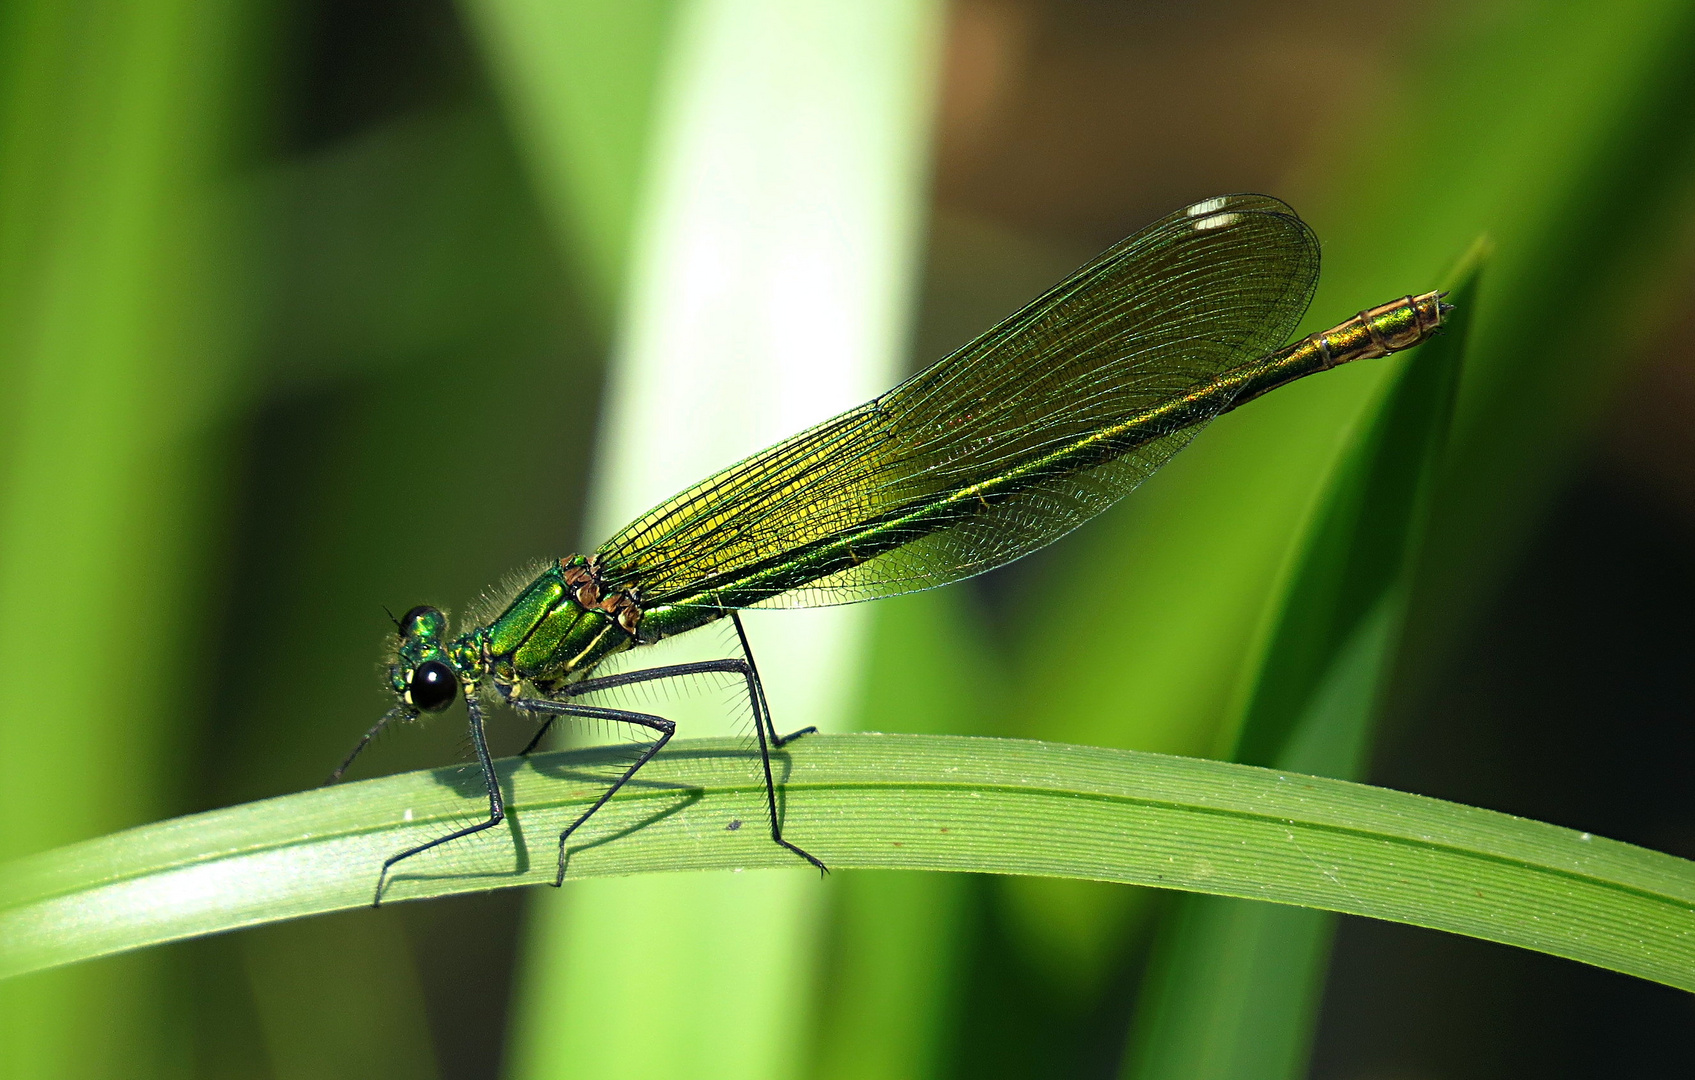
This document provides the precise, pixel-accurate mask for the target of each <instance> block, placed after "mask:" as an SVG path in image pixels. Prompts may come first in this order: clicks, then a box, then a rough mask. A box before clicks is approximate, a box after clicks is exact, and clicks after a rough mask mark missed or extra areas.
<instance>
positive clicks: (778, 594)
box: [599, 195, 1319, 607]
mask: <svg viewBox="0 0 1695 1080" xmlns="http://www.w3.org/2000/svg"><path fill="white" fill-rule="evenodd" d="M1318 262H1319V252H1318V242H1317V239H1316V238H1315V237H1314V236H1313V234H1312V231H1311V230H1310V229H1308V228H1307V226H1306V225H1305V224H1304V223H1303V222H1302V221H1301V220H1300V219H1299V218H1298V217H1296V216H1295V213H1294V211H1293V210H1291V209H1290V208H1289V207H1288V206H1286V205H1285V204H1283V203H1282V202H1280V201H1278V200H1276V199H1273V198H1271V197H1269V196H1265V195H1230V196H1222V197H1219V198H1215V199H1208V200H1206V201H1204V202H1201V203H1196V204H1195V205H1193V206H1190V207H1186V208H1185V209H1183V210H1179V211H1177V212H1176V213H1174V214H1171V215H1169V216H1168V217H1166V218H1163V219H1162V220H1160V221H1157V222H1155V223H1154V224H1152V225H1150V226H1148V227H1147V228H1145V229H1143V230H1141V231H1140V232H1138V233H1136V234H1135V235H1134V236H1131V237H1130V238H1128V239H1126V240H1124V241H1122V242H1121V243H1119V244H1117V245H1115V246H1114V247H1112V248H1111V249H1109V250H1107V251H1106V252H1104V253H1103V254H1102V255H1100V256H1099V257H1098V258H1096V259H1095V260H1094V261H1093V262H1091V263H1089V264H1088V265H1087V266H1085V267H1083V268H1082V269H1081V270H1079V271H1077V273H1075V274H1073V275H1072V276H1071V277H1070V278H1068V279H1066V280H1065V281H1063V282H1061V283H1060V284H1059V285H1057V286H1055V287H1054V288H1052V289H1050V290H1049V291H1048V292H1047V293H1045V294H1044V295H1042V296H1041V297H1039V298H1037V299H1036V300H1034V301H1033V302H1031V303H1030V304H1029V305H1027V306H1026V307H1025V308H1024V309H1023V310H1021V311H1019V312H1017V313H1016V314H1014V315H1013V316H1011V317H1010V318H1008V319H1006V320H1005V321H1004V322H1002V323H1001V324H1000V325H998V326H996V327H995V328H994V329H992V330H990V331H988V332H987V333H985V334H984V335H982V336H981V337H979V338H978V339H977V340H975V341H973V342H971V343H970V344H969V345H967V346H965V347H964V348H962V349H960V350H959V351H958V352H956V353H954V354H953V355H952V356H949V357H947V358H946V359H944V360H942V361H940V362H939V363H937V364H935V365H933V366H931V367H929V368H927V369H925V370H924V371H921V372H919V373H918V374H916V375H914V376H913V377H911V378H910V379H907V380H906V381H905V382H903V383H901V384H900V385H898V386H896V387H894V388H893V389H892V390H889V391H888V392H887V393H885V394H883V395H882V396H881V397H878V398H876V399H874V400H872V401H870V402H867V403H866V404H864V405H861V406H859V407H858V408H855V409H851V410H849V411H847V412H845V413H842V414H841V415H840V416H837V417H834V418H832V419H830V420H827V421H825V422H824V423H822V424H819V425H818V426H817V427H814V428H811V429H809V430H807V431H804V432H801V433H800V434H798V435H795V436H793V437H791V438H789V439H786V440H784V441H783V442H780V443H778V444H777V445H775V446H772V447H770V448H768V449H766V450H763V451H761V452H759V453H757V454H755V455H753V456H752V457H749V458H747V459H746V460H744V461H741V462H739V463H738V464H736V465H733V466H731V467H730V468H728V469H725V470H724V471H723V472H720V473H718V474H717V475H715V476H712V477H709V478H708V479H706V480H703V481H701V482H700V483H698V484H696V485H694V486H693V487H691V488H688V489H687V490H685V491H683V492H681V493H679V494H678V495H676V496H674V497H673V498H671V499H668V500H666V501H665V502H664V503H661V504H660V505H659V506H657V507H655V508H653V509H652V510H650V511H648V512H647V513H646V514H643V515H642V516H641V517H639V518H637V519H636V520H635V521H634V522H632V523H631V524H630V525H629V526H627V527H626V528H625V529H624V530H623V531H621V532H620V533H618V535H616V536H614V537H613V538H612V539H610V540H608V541H607V542H606V544H605V545H603V546H602V547H601V549H600V552H599V555H600V559H601V566H602V574H603V579H604V580H605V582H606V584H607V585H608V587H610V588H621V589H629V588H639V589H640V591H641V595H642V598H643V602H644V603H645V604H648V605H653V604H659V603H666V602H678V601H680V600H686V599H687V598H696V600H695V602H701V603H715V602H716V603H729V604H732V605H740V606H784V607H807V606H817V605H825V604H838V603H848V602H852V601H856V600H866V599H872V598H875V597H882V596H891V595H894V594H897V593H902V592H911V591H914V590H916V589H923V588H929V587H931V586H935V585H941V584H945V583H947V582H950V581H955V580H958V579H960V578H963V577H969V576H970V575H973V574H977V573H981V572H983V571H985V570H988V569H991V568H992V567H995V566H999V565H1001V564H1002V563H1005V562H1008V561H1010V560H1012V559H1016V558H1018V557H1019V556H1021V555H1025V554H1028V553H1029V552H1031V551H1034V550H1036V549H1037V548H1040V547H1043V546H1044V545H1046V544H1049V543H1051V542H1052V541H1054V540H1055V539H1057V538H1058V537H1060V536H1062V535H1064V534H1065V533H1067V532H1069V531H1070V530H1072V529H1074V528H1076V527H1077V526H1078V525H1080V524H1082V523H1083V522H1084V521H1086V520H1088V519H1089V518H1091V517H1093V516H1094V515H1096V514H1098V513H1100V512H1101V511H1102V510H1104V509H1106V507H1108V506H1110V505H1111V504H1112V503H1113V502H1115V501H1116V500H1118V499H1119V498H1122V497H1123V496H1124V495H1125V494H1127V493H1128V492H1130V491H1131V490H1132V489H1133V488H1135V487H1136V485H1137V484H1139V483H1141V482H1142V481H1143V480H1144V479H1146V478H1147V477H1148V476H1149V475H1151V474H1152V473H1153V472H1154V471H1155V470H1156V469H1158V468H1159V467H1160V466H1161V465H1163V464H1164V463H1165V462H1166V461H1168V460H1169V459H1170V458H1171V456H1172V455H1173V454H1175V453H1176V452H1177V451H1178V450H1180V449H1182V447H1183V446H1185V445H1187V443H1188V441H1189V440H1190V439H1191V438H1193V437H1194V435H1195V434H1196V432H1198V431H1199V429H1200V427H1201V426H1203V425H1204V424H1205V423H1206V421H1208V420H1210V419H1211V418H1212V416H1214V415H1216V414H1217V413H1218V412H1219V411H1222V409H1223V408H1224V407H1225V404H1226V403H1225V402H1222V401H1221V402H1219V403H1218V404H1217V405H1216V406H1214V407H1211V408H1210V409H1208V410H1203V411H1202V412H1201V413H1199V414H1194V415H1191V416H1190V417H1189V418H1188V421H1187V422H1186V424H1185V426H1183V427H1182V428H1180V429H1176V430H1172V431H1169V432H1163V433H1161V434H1159V436H1158V437H1156V438H1153V439H1152V440H1151V441H1145V442H1143V443H1141V444H1140V445H1137V446H1135V447H1134V448H1131V449H1129V450H1127V452H1125V453H1123V454H1122V455H1121V456H1118V457H1116V458H1113V459H1111V460H1108V461H1105V462H1104V463H1090V464H1089V465H1088V466H1087V467H1082V468H1076V469H1072V470H1065V471H1058V472H1056V471H1054V470H1046V471H1042V470H1037V471H1034V472H1031V473H1029V475H1028V476H1027V477H1025V478H1022V479H1019V480H1018V481H1017V482H1016V483H1013V484H1011V485H1010V486H1008V483H1004V482H1003V484H1002V488H1001V494H1000V496H999V497H997V498H995V499H993V500H988V499H984V500H971V499H962V498H960V497H959V493H961V492H962V491H967V490H970V489H972V488H973V487H974V485H980V484H983V483H984V482H985V481H991V480H994V479H995V478H997V477H999V478H1002V479H1003V481H1004V480H1005V478H1007V477H1017V476H1019V470H1020V467H1021V466H1028V465H1029V464H1030V463H1032V462H1037V461H1039V460H1043V459H1044V457H1045V456H1046V455H1051V454H1052V453H1053V452H1054V451H1056V450H1060V449H1062V448H1064V447H1066V446H1070V445H1074V444H1075V443H1077V442H1078V441H1079V440H1081V439H1086V438H1088V437H1089V436H1090V435H1092V434H1094V433H1097V432H1101V431H1105V430H1107V429H1110V428H1112V427H1114V426H1115V425H1117V424H1120V423H1123V422H1125V421H1126V420H1127V419H1128V418H1131V417H1136V416H1139V415H1142V414H1144V413H1146V412H1148V411H1149V410H1151V409H1154V408H1155V407H1157V406H1159V405H1161V404H1163V403H1167V402H1170V401H1173V400H1176V399H1179V398H1182V397H1184V396H1185V395H1193V394H1195V393H1197V391H1199V390H1201V389H1203V388H1205V387H1207V386H1209V385H1211V384H1213V383H1214V382H1216V380H1217V379H1218V377H1219V376H1220V375H1221V374H1222V373H1224V372H1226V371H1229V370H1231V369H1233V368H1237V367H1240V366H1241V365H1243V364H1246V363H1250V362H1252V361H1254V360H1257V359H1259V358H1260V357H1262V356H1264V355H1265V354H1267V353H1269V352H1272V351H1273V350H1275V349H1276V348H1277V347H1278V346H1280V345H1282V344H1283V343H1284V341H1285V340H1287V339H1288V337H1289V336H1290V334H1291V333H1292V332H1293V330H1294V328H1295V326H1296V324H1297V323H1299V321H1300V319H1301V317H1302V315H1304V314H1305V312H1306V308H1307V304H1308V303H1309V302H1310V301H1311V299H1312V292H1313V288H1314V286H1315V284H1316V283H1317V279H1318ZM913 508H918V509H920V510H924V509H925V508H929V509H930V510H932V511H934V512H930V513H928V514H927V515H925V516H923V524H922V525H921V526H913V527H911V528H908V529H907V530H906V531H905V532H904V533H901V534H900V535H899V536H898V537H897V539H898V543H893V546H890V544H889V543H884V544H883V545H882V546H881V547H877V546H872V547H869V548H867V549H865V550H864V551H863V552H862V553H859V554H855V555H854V556H853V557H852V558H850V559H845V560H844V559H836V560H835V561H834V562H830V561H828V560H824V561H820V560H819V559H817V558H815V557H814V558H810V559H809V558H806V557H801V556H802V555H805V554H806V553H817V552H822V551H827V550H829V549H830V548H831V545H836V546H838V547H839V546H841V545H842V544H843V543H844V540H843V538H846V537H851V536H854V535H855V534H856V533H858V532H859V531H861V530H863V529H864V528H865V526H866V524H867V523H869V522H875V521H888V520H890V519H891V518H894V517H899V516H900V515H902V514H904V513H907V511H909V510H911V509H913ZM756 579H757V581H758V582H759V583H760V585H759V587H758V588H753V587H750V586H748V582H750V581H754V580H756ZM709 594H710V595H709Z"/></svg>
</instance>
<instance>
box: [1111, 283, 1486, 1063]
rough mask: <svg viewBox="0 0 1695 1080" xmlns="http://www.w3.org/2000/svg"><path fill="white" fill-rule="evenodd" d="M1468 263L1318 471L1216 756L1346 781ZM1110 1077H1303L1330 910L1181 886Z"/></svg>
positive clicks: (1396, 584) (1425, 498) (1419, 502)
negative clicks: (1445, 320)
mask: <svg viewBox="0 0 1695 1080" xmlns="http://www.w3.org/2000/svg"><path fill="white" fill-rule="evenodd" d="M1474 275H1475V266H1473V267H1472V268H1471V269H1470V270H1468V271H1467V272H1466V273H1465V276H1464V277H1463V278H1462V281H1461V284H1459V285H1458V286H1455V287H1454V289H1453V295H1452V296H1451V297H1450V299H1451V300H1452V302H1453V303H1454V305H1455V308H1456V310H1455V312H1454V315H1453V316H1452V318H1451V319H1450V322H1449V325H1448V328H1447V333H1446V334H1444V335H1443V336H1441V337H1439V338H1437V339H1436V340H1434V341H1432V342H1429V343H1428V344H1426V345H1424V346H1423V347H1421V348H1420V349H1419V350H1418V351H1417V352H1416V353H1415V354H1413V355H1411V356H1408V357H1402V358H1400V359H1399V360H1397V361H1395V362H1394V363H1395V365H1396V366H1397V367H1399V369H1400V370H1399V371H1397V372H1396V374H1395V377H1394V378H1393V379H1392V380H1389V381H1386V382H1385V383H1383V384H1382V386H1381V389H1380V397H1379V399H1378V401H1377V402H1376V403H1375V404H1374V406H1373V407H1371V408H1370V409H1369V410H1368V411H1367V412H1366V413H1365V414H1364V415H1363V416H1362V417H1361V420H1360V424H1359V427H1358V428H1357V429H1356V431H1355V434H1354V435H1353V437H1352V438H1350V439H1349V440H1348V443H1347V444H1346V446H1345V448H1344V449H1343V451H1342V453H1341V455H1340V457H1339V458H1338V460H1337V461H1336V463H1335V465H1334V466H1333V467H1332V469H1331V471H1330V476H1329V478H1328V480H1327V481H1326V484H1325V488H1324V490H1323V492H1322V493H1321V494H1320V497H1319V499H1318V501H1317V504H1316V505H1315V507H1314V509H1313V514H1312V518H1311V520H1310V521H1309V523H1308V525H1307V527H1306V530H1305V532H1306V535H1305V538H1304V540H1303V541H1302V543H1301V545H1300V547H1299V548H1298V553H1297V555H1296V557H1295V558H1294V560H1292V565H1291V567H1290V569H1289V572H1288V573H1287V575H1286V577H1285V581H1284V584H1283V587H1282V590H1281V592H1282V595H1281V597H1280V598H1279V601H1278V603H1277V604H1275V605H1274V608H1273V612H1274V613H1273V615H1272V617H1271V619H1270V620H1269V623H1268V627H1267V633H1266V636H1265V639H1264V640H1263V641H1262V643H1261V644H1260V646H1259V648H1258V649H1257V650H1256V654H1257V655H1256V656H1255V658H1254V668H1255V669H1256V671H1257V675H1256V676H1255V677H1254V678H1253V680H1252V687H1253V689H1252V691H1251V694H1250V696H1249V698H1248V700H1247V702H1246V703H1245V705H1244V707H1243V708H1242V709H1241V710H1240V713H1241V717H1242V719H1241V722H1240V724H1239V726H1238V727H1237V729H1236V736H1235V740H1234V741H1235V746H1234V747H1232V748H1230V749H1228V750H1227V751H1226V753H1225V754H1224V755H1223V756H1225V757H1228V758H1231V759H1234V760H1237V761H1242V762H1245V763H1248V764H1257V765H1264V766H1267V767H1269V768H1279V769H1291V770H1299V771H1302V772H1310V773H1317V774H1322V775H1326V776H1335V777H1341V778H1346V779H1354V778H1357V777H1358V776H1359V775H1360V772H1361V770H1362V769H1363V767H1364V764H1365V760H1366V755H1367V753H1368V747H1369V744H1370V739H1371V733H1372V727H1373V724H1374V721H1375V720H1376V716H1377V712H1378V708H1379V703H1380V701H1381V698H1382V695H1383V691H1384V686H1383V683H1384V680H1385V677H1386V675H1387V673H1388V671H1389V670H1390V669H1391V667H1392V664H1393V656H1394V652H1395V649H1396V646H1397V644H1398V642H1399V639H1400V631H1401V619H1402V613H1403V611H1404V608H1405V594H1406V588H1407V585H1408V580H1407V579H1408V574H1409V572H1410V568H1411V562H1410V560H1411V558H1412V555H1413V552H1414V551H1415V550H1416V549H1417V545H1418V542H1419V538H1420V537H1421V536H1422V534H1423V531H1424V526H1425V517H1426V513H1427V510H1428V502H1429V494H1430V490H1431V487H1432V486H1433V484H1434V480H1435V476H1436V469H1437V465H1438V462H1439V459H1440V453H1441V449H1442V446H1443V443H1444V441H1445V439H1446V437H1447V432H1448V426H1449V422H1450V420H1451V418H1452V415H1453V404H1454V395H1455V390H1456V388H1457V386H1458V385H1459V377H1460V371H1461V366H1462V362H1463V357H1464V352H1465V335H1466V328H1467V326H1468V325H1469V323H1470V312H1471V310H1472V306H1473V304H1474V303H1475V300H1476V289H1475V287H1474V282H1475V276H1474ZM1167 920H1168V921H1167V922H1166V924H1165V927H1164V932H1163V933H1162V935H1161V938H1160V940H1159V941H1158V942H1156V944H1155V948H1154V956H1153V960H1152V963H1151V966H1150V971H1149V975H1148V978H1147V980H1146V983H1145V988H1144V990H1143V992H1142V996H1141V997H1140V998H1139V999H1138V1001H1137V1011H1136V1018H1135V1023H1134V1026H1133V1028H1132V1030H1131V1035H1130V1050H1129V1053H1128V1056H1127V1058H1126V1062H1125V1067H1124V1070H1123V1075H1124V1076H1126V1077H1147V1078H1155V1077H1158V1078H1161V1080H1166V1078H1171V1080H1181V1078H1185V1077H1194V1078H1205V1077H1230V1078H1242V1080H1246V1078H1251V1077H1264V1078H1267V1080H1271V1078H1278V1077H1294V1076H1304V1075H1305V1074H1306V1072H1307V1060H1306V1059H1307V1051H1308V1047H1309V1046H1310V1045H1311V1040H1312V1030H1313V1025H1314V1023H1315V1022H1316V1020H1317V1016H1318V1003H1319V995H1320V992H1321V990H1322V988H1323V981H1324V980H1323V971H1324V963H1325V960H1326V958H1327V957H1328V956H1329V952H1330V939H1331V932H1332V930H1333V927H1334V922H1335V920H1334V918H1333V917H1332V916H1330V915H1328V914H1325V913H1321V912H1317V911H1311V910H1298V909H1290V908H1279V907H1272V906H1271V905H1267V904H1261V903H1258V902H1255V901H1246V900H1235V899H1229V898H1224V897H1212V896H1200V895H1191V896H1186V897H1182V898H1180V899H1179V900H1178V901H1177V903H1176V905H1175V907H1174V908H1173V910H1172V911H1171V912H1170V914H1169V915H1168V916H1167Z"/></svg>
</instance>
